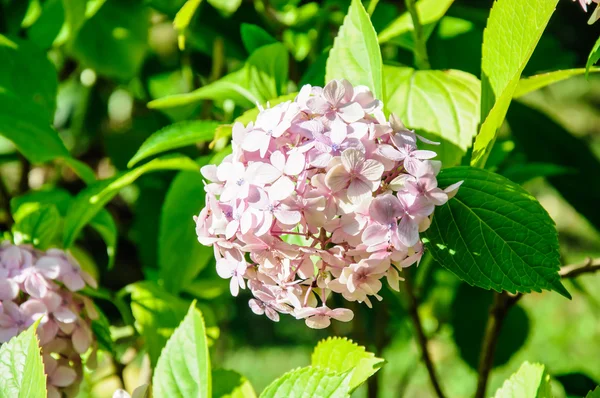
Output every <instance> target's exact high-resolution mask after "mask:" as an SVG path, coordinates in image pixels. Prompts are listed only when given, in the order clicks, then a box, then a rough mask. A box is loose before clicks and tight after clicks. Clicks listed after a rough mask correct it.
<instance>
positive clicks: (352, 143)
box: [0, 80, 460, 329]
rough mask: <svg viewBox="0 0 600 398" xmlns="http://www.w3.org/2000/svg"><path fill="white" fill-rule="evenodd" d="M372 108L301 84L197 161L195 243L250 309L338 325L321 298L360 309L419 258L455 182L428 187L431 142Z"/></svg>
mask: <svg viewBox="0 0 600 398" xmlns="http://www.w3.org/2000/svg"><path fill="white" fill-rule="evenodd" d="M383 109H384V107H383V104H382V103H381V101H379V100H378V99H377V98H375V97H374V96H373V94H372V93H371V91H370V90H369V89H368V88H367V87H365V86H358V87H353V86H352V85H351V84H350V83H349V82H348V81H346V80H334V81H331V82H329V83H328V84H327V85H326V86H325V88H320V87H313V86H304V87H302V88H301V90H300V93H299V94H298V96H297V97H296V99H295V100H294V101H288V102H286V103H282V104H279V105H276V106H274V107H269V106H267V107H266V108H262V107H259V111H260V112H259V114H258V116H257V118H256V120H254V121H252V122H250V123H249V124H247V125H246V126H244V125H242V124H241V123H236V124H235V125H234V126H233V130H232V149H233V151H232V153H231V154H230V155H228V156H227V157H225V159H224V160H223V161H222V163H221V164H219V165H209V166H204V167H203V168H202V170H201V172H202V175H203V177H204V178H205V179H206V180H207V182H206V186H205V190H206V207H205V208H204V209H202V210H201V211H200V212H199V214H198V216H197V217H195V218H194V220H195V222H196V233H197V235H198V240H199V242H200V243H202V244H204V245H208V246H213V248H214V252H215V257H216V259H217V261H216V263H217V265H216V266H217V272H218V274H219V275H220V276H221V277H222V278H225V279H230V290H231V294H232V295H234V296H237V295H243V294H247V293H245V292H242V291H241V289H244V288H246V287H248V288H249V289H248V290H250V292H251V294H252V295H253V297H252V298H251V299H250V301H249V306H250V309H251V310H252V311H253V312H254V313H256V314H259V315H266V316H267V317H268V318H270V319H271V320H273V321H278V320H279V316H280V314H291V315H293V316H295V317H296V318H298V319H305V320H306V324H307V325H308V326H309V327H312V328H324V327H327V326H329V324H330V323H331V319H336V320H338V321H343V322H347V321H349V320H350V319H352V316H353V314H352V311H350V310H349V309H344V308H337V309H330V307H329V306H328V301H329V300H330V297H331V296H332V295H333V294H338V295H341V296H342V297H343V298H345V299H346V300H347V301H356V302H359V303H365V305H368V306H371V305H372V302H371V300H372V298H373V297H375V299H376V300H380V299H381V296H382V295H380V291H381V289H383V284H382V282H381V279H383V278H386V279H387V280H388V283H389V285H390V287H391V288H392V289H395V290H398V289H399V285H400V281H401V280H402V278H401V276H400V274H399V272H401V271H402V269H403V268H406V267H409V266H411V265H413V264H415V263H418V261H419V260H420V258H421V256H422V254H423V245H422V243H421V241H420V239H419V238H420V236H419V234H420V232H423V231H424V230H426V229H427V228H428V226H429V223H430V220H431V214H432V212H433V210H434V207H435V206H440V205H443V204H444V203H445V202H446V201H448V200H449V199H450V198H452V196H453V195H454V194H455V193H456V190H457V189H458V186H459V185H460V183H458V184H454V185H453V186H451V187H438V185H437V174H438V172H439V169H440V167H441V165H440V163H439V162H436V161H435V160H432V159H433V158H434V157H435V156H436V153H435V152H433V151H429V150H422V149H420V148H419V146H418V143H419V142H425V143H427V144H435V143H434V142H431V141H428V140H426V139H424V138H423V137H420V136H419V135H417V134H416V133H415V132H414V131H412V130H409V129H408V128H407V127H406V126H404V124H403V123H402V121H400V119H399V118H398V117H397V116H395V115H390V118H389V120H386V118H385V116H384V113H383ZM1 277H2V275H0V278H1ZM59 280H60V278H59ZM0 281H1V279H0ZM57 324H58V325H60V326H61V327H62V328H63V329H64V328H65V327H66V328H69V327H71V328H73V326H72V325H69V324H65V323H60V322H57Z"/></svg>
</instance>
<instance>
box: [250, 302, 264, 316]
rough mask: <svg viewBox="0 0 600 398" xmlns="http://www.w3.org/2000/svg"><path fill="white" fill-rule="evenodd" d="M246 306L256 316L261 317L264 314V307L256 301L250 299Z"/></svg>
mask: <svg viewBox="0 0 600 398" xmlns="http://www.w3.org/2000/svg"><path fill="white" fill-rule="evenodd" d="M248 306H249V307H250V309H251V310H252V312H254V313H255V314H256V315H262V314H264V313H265V309H264V306H262V305H261V304H260V302H259V301H258V300H256V299H251V300H250V301H248Z"/></svg>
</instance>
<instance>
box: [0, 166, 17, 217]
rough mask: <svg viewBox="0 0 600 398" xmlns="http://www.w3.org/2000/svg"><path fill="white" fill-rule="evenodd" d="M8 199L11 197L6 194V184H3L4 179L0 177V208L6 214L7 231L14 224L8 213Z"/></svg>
mask: <svg viewBox="0 0 600 398" xmlns="http://www.w3.org/2000/svg"><path fill="white" fill-rule="evenodd" d="M10 198H11V196H10V193H9V192H8V188H6V183H5V182H4V179H3V178H2V177H0V206H2V208H3V209H4V212H5V213H6V226H7V227H8V228H9V229H10V227H12V225H13V224H14V223H15V220H14V219H13V216H12V213H11V212H10Z"/></svg>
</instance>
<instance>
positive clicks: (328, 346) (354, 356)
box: [311, 337, 384, 392]
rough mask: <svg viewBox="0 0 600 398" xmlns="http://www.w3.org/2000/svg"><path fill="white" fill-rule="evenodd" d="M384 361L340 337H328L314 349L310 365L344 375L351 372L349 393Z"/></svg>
mask: <svg viewBox="0 0 600 398" xmlns="http://www.w3.org/2000/svg"><path fill="white" fill-rule="evenodd" d="M383 363H384V360H383V359H381V358H377V357H375V354H373V353H370V352H367V351H366V350H365V348H364V347H362V346H359V345H358V344H356V343H354V342H352V341H351V340H348V339H346V338H342V337H330V338H328V339H327V340H322V341H320V342H319V344H318V345H317V346H316V347H315V350H314V352H313V354H312V358H311V365H312V366H315V367H319V368H323V369H325V370H327V371H331V372H337V373H345V372H348V371H351V373H352V378H351V380H350V384H349V388H350V392H352V391H354V390H355V389H356V388H357V387H358V386H360V385H361V384H362V383H364V382H365V381H367V379H368V378H369V377H371V376H372V375H374V374H375V373H376V372H377V371H378V370H379V368H381V366H383Z"/></svg>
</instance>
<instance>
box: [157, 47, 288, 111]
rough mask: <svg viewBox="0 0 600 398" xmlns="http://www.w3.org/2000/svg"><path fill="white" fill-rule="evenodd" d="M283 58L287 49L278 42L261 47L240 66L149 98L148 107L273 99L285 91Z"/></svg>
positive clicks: (245, 104) (246, 103)
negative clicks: (199, 83)
mask: <svg viewBox="0 0 600 398" xmlns="http://www.w3.org/2000/svg"><path fill="white" fill-rule="evenodd" d="M287 57H288V55H287V50H286V48H285V46H284V45H283V44H281V43H274V44H269V45H265V46H262V47H260V48H258V49H257V50H256V51H254V52H253V53H252V55H250V57H249V58H248V60H247V61H246V64H245V65H244V67H243V68H242V69H240V70H238V71H235V72H233V73H230V74H228V75H227V76H225V77H223V78H221V79H219V80H217V81H215V82H213V83H210V84H207V85H206V86H203V87H200V88H199V89H197V90H194V91H192V92H191V93H186V94H176V95H169V96H166V97H163V98H159V99H156V100H154V101H150V102H149V103H148V107H149V108H153V109H154V108H155V109H168V108H174V107H180V106H185V105H190V104H194V103H197V102H199V101H202V100H213V101H219V102H223V101H224V100H232V101H234V102H235V104H236V105H238V106H242V107H251V106H255V105H256V103H264V102H266V101H268V100H270V99H272V98H277V97H278V96H279V95H281V94H283V92H284V91H285V86H286V84H287V74H288V58H287Z"/></svg>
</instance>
